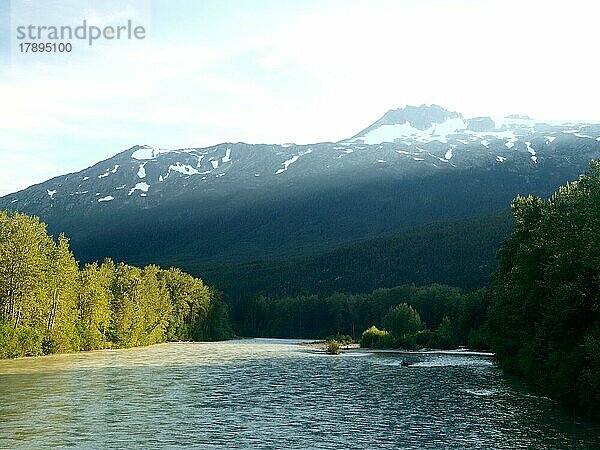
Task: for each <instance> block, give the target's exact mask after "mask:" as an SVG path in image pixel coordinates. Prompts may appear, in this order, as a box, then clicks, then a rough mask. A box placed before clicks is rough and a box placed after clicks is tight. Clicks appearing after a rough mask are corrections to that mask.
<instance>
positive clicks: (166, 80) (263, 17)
mask: <svg viewBox="0 0 600 450" xmlns="http://www.w3.org/2000/svg"><path fill="white" fill-rule="evenodd" d="M595 3H596V2H593V1H589V2H583V1H573V0H570V1H565V2H552V1H543V2H536V1H527V2H525V1H515V2H512V1H507V0H503V1H483V0H482V1H477V0H472V1H450V0H440V1H433V0H418V1H417V0H415V1H402V0H394V1H385V0H381V1H377V0H366V1H359V0H339V1H338V0H318V1H317V0H313V1H311V0H301V1H300V0H298V1H292V0H289V1H282V0H238V1H226V0H210V1H202V0H198V1H187V0H186V1H184V0H137V1H126V0H118V1H117V0H113V1H111V0H102V1H91V0H89V1H87V0H65V1H54V0H13V1H12V2H10V1H9V0H3V1H2V2H1V5H2V6H0V163H1V164H0V195H3V194H6V193H9V192H12V191H15V190H18V189H22V188H24V187H26V186H28V185H30V184H33V183H37V182H42V181H44V180H46V179H48V178H50V177H52V176H56V175H59V174H62V173H66V172H71V171H77V170H80V169H83V168H85V167H87V166H89V165H91V164H93V163H95V162H97V161H99V160H101V159H105V158H108V157H110V156H112V155H114V154H116V153H118V152H120V151H122V150H124V149H127V148H129V147H131V146H133V145H136V144H150V145H154V146H159V147H166V148H181V147H200V146H207V145H211V144H215V143H219V142H224V141H234V142H235V141H246V142H252V143H282V142H296V143H307V142H316V141H335V140H339V139H343V138H345V137H348V136H350V135H352V134H354V133H355V132H357V131H359V130H360V129H362V128H364V127H366V126H367V125H369V124H370V123H371V122H373V121H375V120H376V119H377V118H379V116H381V115H382V114H383V113H385V112H386V111H387V110H388V109H390V108H396V107H400V106H404V105H405V104H422V103H437V104H440V105H442V106H444V107H446V108H448V109H452V110H457V111H460V112H462V113H463V114H465V115H466V116H473V115H505V114H509V113H521V114H529V115H530V116H533V117H538V118H557V119H564V118H572V119H588V120H596V119H598V120H600V107H599V105H600V89H598V81H597V80H598V70H597V69H598V65H599V63H598V61H599V57H598V52H597V50H598V48H599V45H598V44H599V39H600V38H599V37H598V33H597V30H598V23H599V20H600V19H599V14H598V13H599V12H600V8H599V7H598V6H595ZM84 19H86V20H87V21H88V22H89V23H90V24H97V25H102V26H105V25H121V24H123V23H125V22H126V21H127V20H128V19H131V20H132V21H133V23H135V24H136V25H142V26H144V27H146V29H147V36H148V37H147V39H145V40H143V41H131V42H127V41H122V40H121V41H114V40H113V41H103V42H99V41H98V42H97V43H95V44H94V45H93V46H91V47H90V46H88V45H87V44H86V43H85V42H83V41H73V47H74V49H73V52H72V53H70V54H67V55H56V54H21V53H20V52H19V48H18V43H19V42H21V41H17V39H16V27H17V26H21V25H29V24H36V25H38V24H39V25H54V26H61V25H72V26H76V25H78V24H81V22H82V21H83V20H84Z"/></svg>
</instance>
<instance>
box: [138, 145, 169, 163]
mask: <svg viewBox="0 0 600 450" xmlns="http://www.w3.org/2000/svg"><path fill="white" fill-rule="evenodd" d="M171 151H172V150H165V149H158V148H154V147H150V146H149V145H144V146H141V147H139V148H138V149H137V150H135V151H134V152H133V153H132V154H131V157H132V158H133V159H138V160H145V159H154V158H156V157H157V156H158V155H160V154H161V153H169V152H171Z"/></svg>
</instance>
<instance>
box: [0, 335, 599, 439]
mask: <svg viewBox="0 0 600 450" xmlns="http://www.w3.org/2000/svg"><path fill="white" fill-rule="evenodd" d="M403 360H404V361H406V362H408V363H410V365H409V366H408V367H406V366H404V365H403V364H401V362H402V361H403ZM599 440H600V426H598V425H593V424H590V423H585V422H580V421H577V420H575V419H573V418H570V417H569V416H568V415H566V414H564V413H563V412H562V411H561V410H560V409H559V408H558V407H557V406H556V404H555V403H553V402H552V401H550V400H548V399H544V398H539V397H535V396H532V395H529V394H528V393H527V391H526V390H525V389H523V387H522V386H521V385H519V384H518V383H515V382H514V381H511V380H509V379H507V378H506V377H505V376H504V375H503V374H502V372H501V371H500V370H499V369H498V368H497V367H496V366H495V365H494V364H493V363H492V360H491V358H489V357H482V356H469V355H408V356H407V355H394V354H370V353H363V352H360V351H354V352H348V353H346V354H343V355H341V356H327V355H324V354H320V353H318V352H316V351H315V350H312V349H310V348H306V347H302V346H300V345H298V343H297V342H296V341H284V340H265V339H254V340H243V341H231V342H225V343H177V344H164V345H157V346H153V347H146V348H138V349H130V350H114V351H113V350H111V351H100V352H90V353H78V354H73V355H60V356H51V357H42V358H30V359H19V360H12V361H0V447H1V448H49V447H78V448H157V447H163V448H177V447H180V448H183V447H195V448H298V449H307V448H340V449H342V448H369V449H372V448H407V449H427V448H431V449H434V448H435V449H437V448H481V449H492V448H496V449H518V448H528V449H529V448H532V449H544V448H557V449H576V448H582V449H588V448H598V445H599V444H598V442H599Z"/></svg>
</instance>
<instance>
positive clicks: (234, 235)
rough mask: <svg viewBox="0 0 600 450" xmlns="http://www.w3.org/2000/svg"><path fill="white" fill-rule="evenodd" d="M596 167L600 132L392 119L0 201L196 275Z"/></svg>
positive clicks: (326, 245) (456, 209)
mask: <svg viewBox="0 0 600 450" xmlns="http://www.w3.org/2000/svg"><path fill="white" fill-rule="evenodd" d="M599 156H600V124H593V123H579V122H577V123H575V122H560V121H541V120H535V119H531V118H529V117H527V116H517V115H513V116H509V117H504V118H492V117H476V118H464V117H463V116H462V115H461V114H459V113H457V112H452V111H448V110H446V109H444V108H442V107H440V106H437V105H431V106H426V105H422V106H407V107H405V108H403V109H396V110H390V111H388V112H387V113H386V114H384V115H383V116H382V117H381V118H380V119H379V120H377V121H376V122H374V123H373V124H372V125H370V126H369V127H367V128H365V129H364V130H363V131H361V132H359V133H357V134H356V135H355V136H352V137H351V138H349V139H345V140H342V141H339V142H322V143H317V144H312V145H295V144H284V145H263V144H260V145H257V144H246V143H224V144H219V145H216V146H212V147H206V148H186V149H177V150H166V149H159V148H155V147H151V146H147V145H141V146H135V147H132V148H130V149H128V150H125V151H123V152H121V153H119V154H117V155H115V156H114V157H112V158H109V159H107V160H105V161H102V162H99V163H97V164H95V165H94V166H92V167H89V168H87V169H84V170H82V171H79V172H77V173H71V174H67V175H63V176H59V177H56V178H53V179H51V180H48V181H46V182H44V183H41V184H38V185H34V186H31V187H29V188H27V189H25V190H23V191H20V192H16V193H13V194H9V195H7V196H4V197H2V198H0V209H16V210H20V211H23V212H27V213H30V214H36V215H39V216H40V217H41V219H42V220H44V221H45V222H46V223H47V224H48V226H49V230H50V232H52V233H54V234H57V233H60V232H64V233H65V234H67V235H68V236H70V237H71V239H72V241H71V244H72V248H73V249H74V251H75V254H76V256H77V257H78V258H79V259H80V260H82V261H90V260H95V259H101V258H104V257H105V256H111V257H113V258H115V259H117V260H125V261H128V262H130V263H137V264H142V263H150V262H157V263H161V264H180V265H185V264H191V263H196V262H208V261H219V262H223V261H235V262H244V261H253V260H257V259H261V258H265V257H284V256H285V257H288V256H296V257H297V256H303V255H311V254H312V255H316V254H319V253H322V252H324V251H328V250H331V249H334V248H336V247H338V246H340V245H345V244H350V243H352V242H356V241H359V240H364V239H369V238H376V237H378V236H383V235H385V234H388V233H392V232H398V231H400V230H405V229H408V228H410V227H414V226H417V225H421V224H427V223H432V222H435V221H444V220H453V219H460V218H463V217H470V216H475V215H479V214H484V213H488V212H494V211H498V210H500V209H504V208H506V207H507V205H508V204H509V202H510V201H511V199H512V198H513V197H514V196H515V195H516V194H519V193H521V194H529V193H533V194H537V195H542V196H544V195H548V194H550V193H551V192H553V191H554V189H555V188H556V186H558V185H560V184H563V183H564V182H565V181H567V180H572V179H574V178H576V177H577V175H578V174H579V173H581V172H582V171H584V170H585V169H586V168H587V164H588V162H589V160H590V159H593V158H597V157H599Z"/></svg>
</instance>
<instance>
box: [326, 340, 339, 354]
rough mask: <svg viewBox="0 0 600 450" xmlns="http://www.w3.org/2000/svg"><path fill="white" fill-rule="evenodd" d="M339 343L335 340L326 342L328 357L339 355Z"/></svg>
mask: <svg viewBox="0 0 600 450" xmlns="http://www.w3.org/2000/svg"><path fill="white" fill-rule="evenodd" d="M340 347H341V346H340V343H339V342H338V341H336V340H335V339H332V340H329V341H327V353H329V354H330V355H339V354H340V353H341V350H340Z"/></svg>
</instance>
